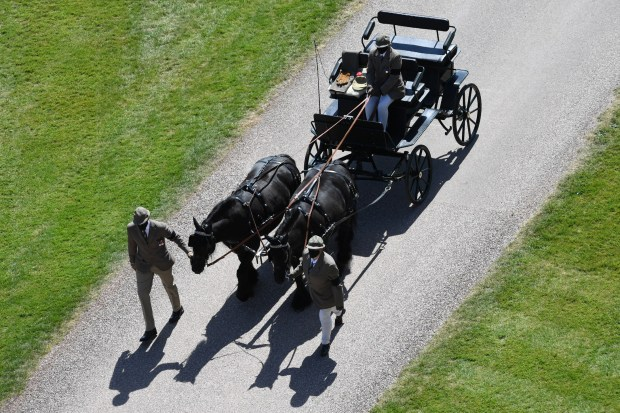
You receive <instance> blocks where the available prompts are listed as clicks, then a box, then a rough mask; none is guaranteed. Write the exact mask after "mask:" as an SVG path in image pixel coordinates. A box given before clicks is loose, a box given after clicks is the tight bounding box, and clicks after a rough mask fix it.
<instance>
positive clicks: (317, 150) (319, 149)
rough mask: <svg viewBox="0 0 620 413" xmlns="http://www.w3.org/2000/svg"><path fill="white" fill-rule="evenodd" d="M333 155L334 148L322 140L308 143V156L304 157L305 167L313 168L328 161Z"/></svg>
mask: <svg viewBox="0 0 620 413" xmlns="http://www.w3.org/2000/svg"><path fill="white" fill-rule="evenodd" d="M330 156H332V148H328V147H327V146H326V145H325V144H324V143H323V142H321V141H314V142H312V143H311V144H310V145H308V149H307V150H306V157H305V158H304V169H308V168H312V167H313V166H314V165H317V164H321V163H325V162H327V160H328V159H329V157H330Z"/></svg>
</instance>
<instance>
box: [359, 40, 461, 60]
mask: <svg viewBox="0 0 620 413" xmlns="http://www.w3.org/2000/svg"><path fill="white" fill-rule="evenodd" d="M375 40H376V39H373V40H372V41H371V42H370V43H369V44H368V46H367V49H368V50H372V49H374V47H375V46H374V45H375ZM392 47H393V48H394V50H396V51H397V52H398V53H399V54H400V56H401V57H402V58H403V59H415V60H417V61H419V62H420V63H422V64H424V63H427V62H428V63H434V64H438V65H441V66H446V65H448V64H450V62H452V61H453V60H454V58H455V57H456V55H457V54H458V50H459V49H458V46H457V45H455V44H451V45H450V46H448V48H447V49H444V43H443V42H441V41H436V40H427V39H418V38H415V37H408V36H398V35H397V36H393V37H392Z"/></svg>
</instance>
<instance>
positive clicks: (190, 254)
mask: <svg viewBox="0 0 620 413" xmlns="http://www.w3.org/2000/svg"><path fill="white" fill-rule="evenodd" d="M193 256H194V253H193V252H191V251H190V252H188V253H187V258H189V259H192V257H193Z"/></svg>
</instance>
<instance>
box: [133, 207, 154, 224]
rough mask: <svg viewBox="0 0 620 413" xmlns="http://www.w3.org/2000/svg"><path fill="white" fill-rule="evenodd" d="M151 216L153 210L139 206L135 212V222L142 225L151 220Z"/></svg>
mask: <svg viewBox="0 0 620 413" xmlns="http://www.w3.org/2000/svg"><path fill="white" fill-rule="evenodd" d="M150 216H151V212H150V211H149V210H148V209H146V208H144V207H141V206H139V207H138V208H136V210H135V211H134V213H133V223H134V224H136V225H142V224H144V223H145V222H146V221H148V220H149V217H150Z"/></svg>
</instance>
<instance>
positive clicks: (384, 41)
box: [375, 34, 392, 48]
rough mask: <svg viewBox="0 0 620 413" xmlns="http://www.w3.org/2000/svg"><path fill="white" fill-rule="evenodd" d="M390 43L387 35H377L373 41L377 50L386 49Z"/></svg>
mask: <svg viewBox="0 0 620 413" xmlns="http://www.w3.org/2000/svg"><path fill="white" fill-rule="evenodd" d="M390 43H392V42H391V41H390V36H388V35H387V34H379V35H377V38H376V39H375V44H376V45H377V47H379V48H382V47H388V46H389V45H390Z"/></svg>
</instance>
